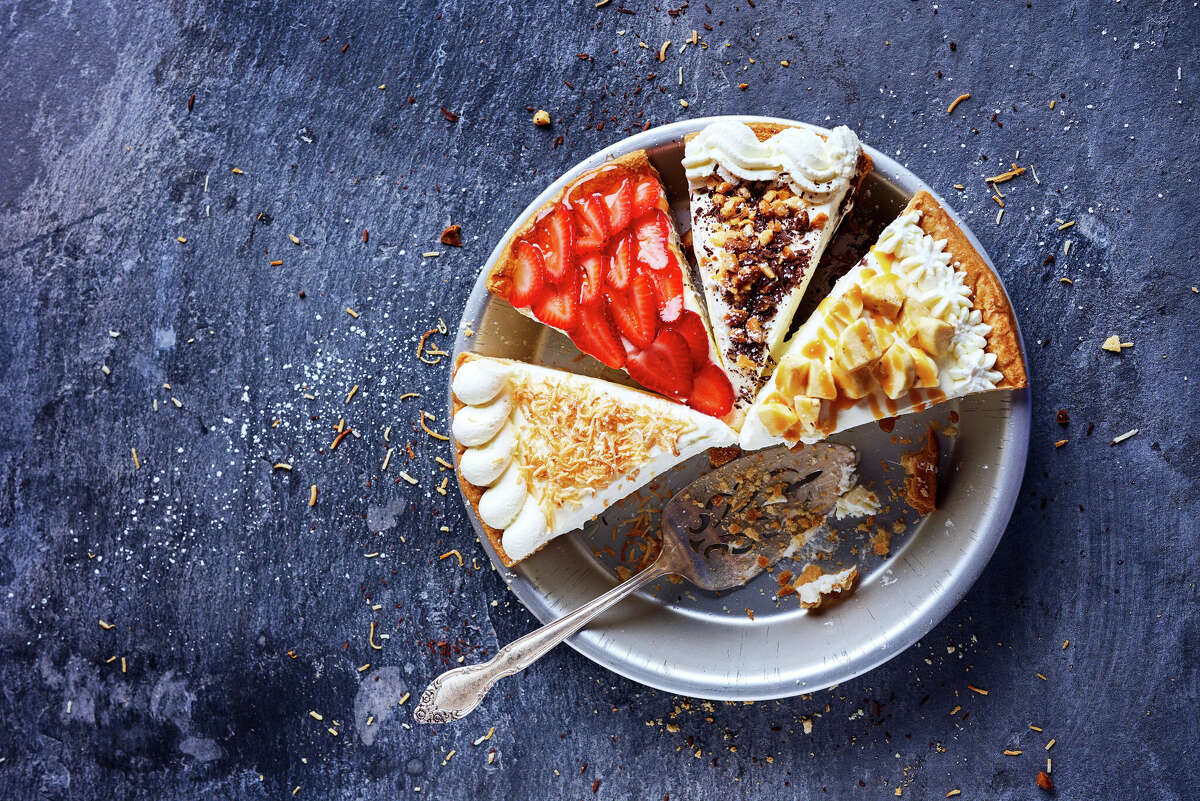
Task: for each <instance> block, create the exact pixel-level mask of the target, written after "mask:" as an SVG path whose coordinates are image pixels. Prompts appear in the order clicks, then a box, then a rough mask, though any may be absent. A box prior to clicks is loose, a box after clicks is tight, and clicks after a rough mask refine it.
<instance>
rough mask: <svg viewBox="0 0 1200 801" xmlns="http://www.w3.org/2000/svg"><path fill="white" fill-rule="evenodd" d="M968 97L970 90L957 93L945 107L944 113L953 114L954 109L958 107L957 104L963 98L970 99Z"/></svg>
mask: <svg viewBox="0 0 1200 801" xmlns="http://www.w3.org/2000/svg"><path fill="white" fill-rule="evenodd" d="M970 99H971V93H970V92H964V93H963V94H961V95H959V96H958V97H956V98H954V102H952V103H951V104H950V105H949V106H947V107H946V113H947V114H953V113H954V109H956V108H958V104H959V103H961V102H963V101H964V100H970Z"/></svg>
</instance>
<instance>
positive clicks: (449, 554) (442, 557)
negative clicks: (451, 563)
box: [438, 550, 463, 567]
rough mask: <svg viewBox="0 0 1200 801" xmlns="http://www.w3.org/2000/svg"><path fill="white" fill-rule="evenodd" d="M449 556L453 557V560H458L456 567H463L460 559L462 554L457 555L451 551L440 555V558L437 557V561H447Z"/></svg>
mask: <svg viewBox="0 0 1200 801" xmlns="http://www.w3.org/2000/svg"><path fill="white" fill-rule="evenodd" d="M451 556H453V557H455V558H457V559H458V566H459V567H462V566H463V558H462V554H461V553H459V552H458V551H457V550H453V551H446V552H445V553H444V554H442V555H441V556H439V557H438V561H441V560H442V559H449V558H450V557H451Z"/></svg>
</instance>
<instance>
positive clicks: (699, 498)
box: [413, 442, 856, 723]
mask: <svg viewBox="0 0 1200 801" xmlns="http://www.w3.org/2000/svg"><path fill="white" fill-rule="evenodd" d="M855 460H856V456H855V453H854V449H852V448H849V447H847V446H845V445H835V444H833V443H828V442H821V443H817V444H815V445H806V446H801V447H798V448H796V449H794V450H790V449H788V448H786V447H778V448H771V449H768V450H764V451H757V452H755V453H751V454H749V455H747V456H743V457H742V458H740V459H736V460H734V461H732V462H730V463H729V464H727V465H724V466H723V467H720V468H718V469H716V470H713V471H711V472H709V473H707V474H705V475H703V476H701V477H700V478H698V479H696V480H695V481H693V482H692V483H691V484H688V485H687V486H686V487H684V488H683V489H682V490H680V491H679V492H678V493H676V494H675V496H674V497H672V498H671V500H670V501H668V502H667V505H666V506H665V507H664V508H663V511H662V549H661V551H660V552H659V555H658V558H657V559H655V560H654V562H653V563H652V564H651V565H650V566H649V567H647V568H646V569H645V570H643V571H642V572H640V573H638V574H637V575H635V576H632V577H630V578H629V580H627V581H624V582H622V583H621V584H618V585H617V586H616V587H613V588H612V589H611V590H609V591H608V592H606V593H604V594H603V595H601V596H600V597H598V598H596V599H595V600H592V601H589V602H588V603H586V604H584V605H583V606H581V607H579V608H578V609H576V610H575V611H574V612H570V613H568V614H566V615H564V616H563V617H560V618H559V619H558V620H555V621H554V622H552V623H547V624H546V625H545V626H542V627H541V628H540V629H536V630H534V631H531V632H529V633H528V634H526V635H525V636H523V637H521V638H520V639H517V640H514V641H513V642H511V643H509V644H508V645H506V646H504V647H503V648H501V649H500V650H499V651H498V652H496V655H495V656H493V657H492V658H491V659H489V660H488V661H486V662H481V663H479V664H476V665H465V666H463V667H459V668H454V669H453V670H448V671H446V672H445V673H443V674H442V675H440V676H438V677H437V678H436V679H434V680H433V683H432V684H430V685H429V686H428V687H427V688H426V689H425V692H423V693H422V694H421V701H420V703H419V704H417V708H416V709H415V710H414V711H413V718H415V719H416V721H417V722H418V723H448V722H450V721H453V720H458V719H459V718H461V717H463V716H465V715H466V714H467V713H469V712H470V711H471V710H473V709H474V708H475V707H476V706H478V705H479V703H480V702H481V701H482V700H483V698H484V696H485V695H487V692H488V690H490V689H491V688H492V685H493V684H495V683H496V682H497V681H499V680H500V679H502V678H504V677H505V676H511V675H513V674H515V673H519V672H520V671H522V670H524V669H525V668H527V667H529V666H530V665H532V664H533V663H534V662H536V661H537V660H538V659H540V658H541V657H542V656H543V655H544V654H546V653H547V652H548V651H549V650H550V649H551V648H553V647H554V646H556V645H558V644H559V643H560V642H562V641H563V640H565V639H566V638H567V637H570V636H571V635H572V634H574V633H575V632H577V631H579V630H580V629H581V628H583V627H584V626H586V625H587V624H588V623H590V622H591V621H592V620H594V619H595V618H596V617H597V616H598V615H600V614H601V613H603V612H604V611H605V610H607V609H608V608H609V607H611V606H613V605H614V604H615V603H617V602H618V601H620V600H621V599H622V598H625V597H626V596H627V595H629V594H630V593H632V592H634V591H635V590H637V589H639V588H641V587H644V586H645V585H647V584H650V583H651V582H653V581H655V580H657V579H661V578H664V577H665V576H671V575H675V576H681V577H683V578H685V579H687V580H688V581H690V582H691V583H692V584H694V585H696V586H697V587H699V588H700V589H703V590H710V591H717V590H727V589H730V588H732V587H740V586H742V585H743V584H745V583H746V582H747V581H749V580H750V579H752V578H754V577H755V576H757V575H758V574H759V573H761V572H762V571H763V570H766V569H767V568H768V567H770V566H771V565H773V564H775V563H776V562H777V561H779V559H780V558H782V557H783V556H784V555H785V554H786V553H787V551H788V549H789V548H790V547H791V545H792V541H793V540H792V535H794V534H801V533H803V532H806V531H808V530H809V529H811V528H813V527H814V526H816V525H819V524H820V523H821V521H822V520H824V518H825V517H826V516H827V515H828V514H829V513H830V512H831V511H832V510H833V507H834V504H835V503H836V502H837V498H838V494H839V490H840V489H842V488H843V487H844V486H845V484H844V479H845V477H846V476H847V475H848V474H849V473H850V471H851V470H853V468H854V465H855Z"/></svg>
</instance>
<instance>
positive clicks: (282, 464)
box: [271, 462, 292, 470]
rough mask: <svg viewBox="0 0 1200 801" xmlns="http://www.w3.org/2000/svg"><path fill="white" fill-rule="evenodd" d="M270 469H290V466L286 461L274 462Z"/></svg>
mask: <svg viewBox="0 0 1200 801" xmlns="http://www.w3.org/2000/svg"><path fill="white" fill-rule="evenodd" d="M271 469H272V470H291V469H292V466H291V464H289V463H288V462H276V463H275V464H273V465H271Z"/></svg>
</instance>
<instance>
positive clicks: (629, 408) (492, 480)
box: [451, 354, 737, 567]
mask: <svg viewBox="0 0 1200 801" xmlns="http://www.w3.org/2000/svg"><path fill="white" fill-rule="evenodd" d="M451 389H452V391H453V393H454V407H455V408H454V423H453V426H452V430H453V433H454V439H455V442H456V445H457V450H458V477H459V483H460V484H461V485H462V488H463V494H464V495H465V496H466V498H467V500H468V501H469V502H470V504H471V507H472V508H473V509H474V510H475V512H476V514H478V515H479V519H480V520H481V521H483V524H484V525H483V528H484V531H485V532H487V535H488V539H490V540H491V543H492V547H494V548H495V549H496V552H497V553H498V554H499V555H500V559H501V560H502V561H503V562H504V564H505V565H508V566H510V567H511V566H512V565H514V564H516V563H517V562H519V561H521V560H522V559H524V558H525V557H527V556H529V555H530V554H532V553H533V552H534V551H536V550H538V549H539V548H541V547H542V546H543V545H545V544H546V543H547V542H549V541H550V540H552V539H554V538H555V537H557V536H558V535H560V534H564V533H566V532H568V531H572V530H574V529H577V528H579V527H580V526H582V525H583V524H584V523H586V522H587V521H588V520H590V519H592V518H593V517H595V516H596V515H598V514H600V513H601V512H603V511H604V510H605V509H607V508H608V507H609V506H611V505H612V504H614V503H616V502H617V501H619V500H621V499H622V498H624V497H625V496H626V495H629V494H630V493H631V492H633V491H634V490H636V489H637V488H638V487H641V486H642V485H643V484H645V483H647V482H648V481H650V480H651V479H652V478H654V477H655V476H657V475H660V474H661V473H663V472H665V471H666V470H668V469H669V468H671V467H673V466H675V465H676V464H679V463H680V462H683V461H686V460H687V459H690V458H691V457H692V456H695V455H696V454H698V453H702V452H703V451H705V450H706V449H708V448H713V447H721V446H726V445H730V444H732V443H734V442H736V441H737V434H736V433H735V432H734V431H733V429H731V428H729V426H727V425H725V424H724V423H722V422H721V421H720V420H717V419H716V418H715V417H712V416H710V415H707V414H703V413H701V412H698V411H695V410H693V409H690V408H688V407H687V406H684V405H682V404H679V403H675V402H673V401H669V400H667V399H665V398H662V397H659V396H657V395H652V394H650V393H648V392H643V391H641V390H637V389H630V388H629V387H623V386H619V385H617V384H613V383H610V382H608V381H602V380H600V379H596V378H587V377H584V376H579V375H574V374H572V373H565V372H562V371H560V370H552V369H549V368H546V367H537V366H534V365H530V364H524V363H522V362H514V361H509V360H508V359H495V358H491V357H487V356H477V355H475V354H463V355H462V356H460V357H459V360H458V362H457V364H456V365H455V371H454V377H453V379H452V381H451Z"/></svg>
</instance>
